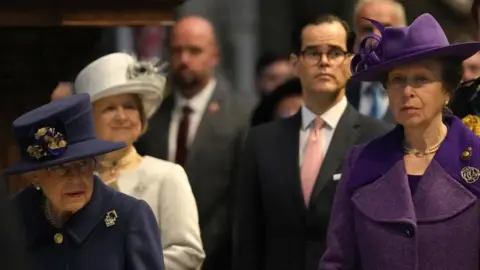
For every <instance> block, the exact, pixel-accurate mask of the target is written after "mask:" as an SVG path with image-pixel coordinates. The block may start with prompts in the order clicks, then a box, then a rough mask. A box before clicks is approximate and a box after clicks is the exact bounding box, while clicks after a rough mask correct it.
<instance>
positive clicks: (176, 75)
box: [170, 25, 219, 88]
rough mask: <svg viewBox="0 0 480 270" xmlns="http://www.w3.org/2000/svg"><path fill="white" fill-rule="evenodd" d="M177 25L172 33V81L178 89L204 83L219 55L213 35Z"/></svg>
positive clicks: (211, 72)
mask: <svg viewBox="0 0 480 270" xmlns="http://www.w3.org/2000/svg"><path fill="white" fill-rule="evenodd" d="M197 30H199V29H195V27H192V28H189V27H186V26H184V25H181V26H180V25H179V27H178V28H175V29H174V31H173V33H172V40H171V59H170V60H171V61H170V64H171V68H172V77H173V78H172V79H173V80H174V82H175V84H176V85H178V86H179V87H180V88H189V87H192V86H195V85H198V84H200V83H204V82H205V81H206V80H208V78H209V77H210V76H211V75H212V74H213V70H214V68H215V66H216V65H217V63H218V59H219V55H218V51H217V47H216V45H215V41H214V37H213V34H209V33H206V31H197Z"/></svg>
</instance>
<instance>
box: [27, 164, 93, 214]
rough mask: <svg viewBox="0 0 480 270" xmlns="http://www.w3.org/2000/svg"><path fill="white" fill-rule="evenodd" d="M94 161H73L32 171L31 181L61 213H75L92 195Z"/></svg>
mask: <svg viewBox="0 0 480 270" xmlns="http://www.w3.org/2000/svg"><path fill="white" fill-rule="evenodd" d="M94 164H95V161H94V160H93V159H87V160H82V161H74V162H70V163H66V164H62V165H59V166H55V167H51V168H48V169H43V170H39V171H36V172H34V173H32V176H33V178H32V183H33V184H34V185H36V186H39V187H40V188H41V190H42V191H43V193H44V194H45V196H46V197H47V199H48V200H49V202H50V204H51V205H52V206H53V208H54V209H55V210H57V211H59V212H61V213H63V212H64V213H75V212H77V211H78V210H80V209H82V208H83V207H84V206H85V205H86V204H87V203H88V202H89V201H90V198H91V197H92V193H93V171H94Z"/></svg>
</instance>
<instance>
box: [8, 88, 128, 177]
mask: <svg viewBox="0 0 480 270" xmlns="http://www.w3.org/2000/svg"><path fill="white" fill-rule="evenodd" d="M13 132H14V135H15V139H16V140H17V143H18V145H19V147H20V152H21V154H20V156H21V160H20V162H18V163H17V164H14V165H12V166H11V167H9V168H7V169H6V170H5V171H4V174H6V175H11V174H19V173H26V172H31V171H35V170H38V169H43V168H48V167H53V166H57V165H60V164H64V163H67V162H71V161H76V160H82V159H85V158H90V157H95V156H99V155H102V154H106V153H109V152H112V151H115V150H118V149H121V148H123V147H125V146H126V145H125V144H124V143H121V142H110V141H104V140H100V139H98V138H97V137H96V136H95V128H94V123H93V113H92V106H91V103H90V96H89V95H88V94H79V95H73V96H71V97H67V98H62V99H59V100H56V101H53V102H51V103H48V104H46V105H43V106H41V107H39V108H37V109H34V110H33V111H30V112H28V113H26V114H24V115H22V116H20V117H19V118H17V119H16V120H15V121H14V122H13Z"/></svg>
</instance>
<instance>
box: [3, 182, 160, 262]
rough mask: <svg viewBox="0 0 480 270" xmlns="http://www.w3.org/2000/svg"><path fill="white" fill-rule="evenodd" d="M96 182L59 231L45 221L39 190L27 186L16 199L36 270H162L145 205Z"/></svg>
mask: <svg viewBox="0 0 480 270" xmlns="http://www.w3.org/2000/svg"><path fill="white" fill-rule="evenodd" d="M94 181H95V183H94V191H93V195H92V198H91V200H90V202H89V203H88V204H87V205H86V206H85V207H84V208H82V209H81V210H80V211H78V212H77V213H76V214H75V215H73V216H72V217H71V218H70V219H69V220H68V221H67V222H66V223H65V225H64V228H63V229H55V228H54V227H53V226H52V225H50V223H49V222H48V221H47V220H46V218H45V215H44V210H43V207H42V205H43V200H44V196H43V192H41V191H38V190H36V189H34V188H33V187H31V188H27V189H25V190H24V191H22V192H20V193H19V194H17V195H15V196H14V198H13V202H14V204H16V205H17V206H18V209H19V213H20V217H21V220H22V223H23V226H24V228H25V235H26V240H27V250H28V254H29V256H30V259H31V261H32V263H33V265H34V269H35V270H43V269H45V270H65V269H69V270H105V269H109V270H157V269H159V270H162V269H164V264H163V251H162V245H161V242H160V235H159V232H158V226H157V221H156V219H155V216H154V214H153V212H152V210H151V209H150V207H149V206H148V204H147V203H146V202H144V201H141V200H137V199H134V198H133V197H130V196H128V195H125V194H123V193H120V192H118V191H115V190H114V189H112V188H110V187H108V186H106V185H105V184H104V183H103V182H102V181H101V180H100V179H98V178H97V177H95V180H94ZM112 210H115V212H116V213H117V219H116V220H115V222H114V224H113V225H112V226H110V227H108V226H107V223H106V221H105V219H106V217H107V215H108V213H109V212H110V211H112ZM57 233H60V234H62V235H63V242H62V243H61V244H57V243H55V242H54V235H55V234H57ZM2 269H3V268H2Z"/></svg>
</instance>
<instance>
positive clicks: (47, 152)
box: [26, 127, 67, 159]
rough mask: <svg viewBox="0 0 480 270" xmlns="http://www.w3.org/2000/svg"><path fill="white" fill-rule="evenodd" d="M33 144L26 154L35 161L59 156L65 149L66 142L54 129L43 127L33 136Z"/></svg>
mask: <svg viewBox="0 0 480 270" xmlns="http://www.w3.org/2000/svg"><path fill="white" fill-rule="evenodd" d="M34 140H35V143H34V144H33V145H30V146H28V147H27V150H26V151H27V153H28V154H29V155H30V156H31V157H32V158H35V159H41V158H43V157H48V156H50V157H57V156H61V155H62V154H63V153H64V152H65V150H66V149H67V141H66V140H65V138H64V136H63V134H62V133H60V132H57V131H56V130H55V128H51V127H43V128H40V129H38V130H37V132H35V134H34Z"/></svg>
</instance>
